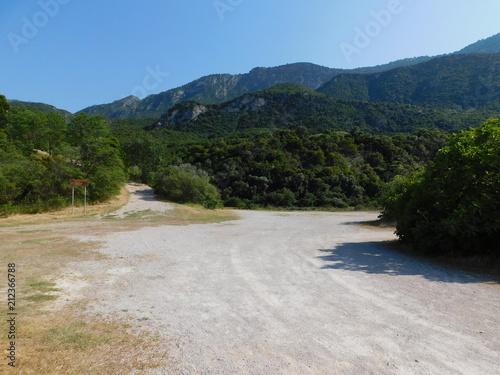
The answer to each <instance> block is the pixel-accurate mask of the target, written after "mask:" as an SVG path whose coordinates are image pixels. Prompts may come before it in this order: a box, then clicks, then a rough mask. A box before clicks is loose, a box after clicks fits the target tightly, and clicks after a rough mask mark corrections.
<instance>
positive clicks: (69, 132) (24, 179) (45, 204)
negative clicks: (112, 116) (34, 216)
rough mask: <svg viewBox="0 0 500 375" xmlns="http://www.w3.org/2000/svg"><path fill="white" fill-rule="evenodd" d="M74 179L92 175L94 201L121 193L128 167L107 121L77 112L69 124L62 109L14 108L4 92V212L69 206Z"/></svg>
mask: <svg viewBox="0 0 500 375" xmlns="http://www.w3.org/2000/svg"><path fill="white" fill-rule="evenodd" d="M71 179H87V180H89V183H90V184H89V201H90V202H99V201H104V200H107V199H109V198H110V197H112V196H113V195H115V194H116V193H118V192H119V189H120V186H121V185H122V183H123V182H124V180H125V174H124V167H123V162H122V160H121V158H120V147H119V143H118V141H117V139H116V138H115V137H114V136H112V134H111V133H110V131H109V129H108V126H107V125H106V123H105V122H104V121H103V120H102V119H100V118H98V117H94V118H91V117H88V116H87V115H77V116H75V117H74V119H73V120H72V121H71V123H70V124H68V123H67V122H66V120H65V118H64V117H63V116H62V115H60V114H58V113H56V112H49V113H44V112H40V111H37V110H33V109H28V108H22V107H10V106H9V105H8V104H7V105H6V101H5V98H4V97H3V96H0V214H9V213H15V212H28V213H35V212H41V211H45V210H49V209H53V208H59V207H64V206H66V205H67V204H68V203H69V202H70V197H71V188H70V184H69V181H70V180H71ZM82 194H83V192H81V191H80V189H77V196H79V195H82Z"/></svg>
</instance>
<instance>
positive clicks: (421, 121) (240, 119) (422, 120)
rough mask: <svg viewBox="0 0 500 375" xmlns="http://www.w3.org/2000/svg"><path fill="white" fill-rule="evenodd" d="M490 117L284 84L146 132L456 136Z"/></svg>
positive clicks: (197, 108) (178, 114) (178, 109)
mask: <svg viewBox="0 0 500 375" xmlns="http://www.w3.org/2000/svg"><path fill="white" fill-rule="evenodd" d="M489 115H490V114H489V113H487V112H484V111H468V112H459V111H455V110H452V109H434V108H422V107H418V106H413V105H405V104H403V105H402V104H397V103H369V102H364V101H355V100H342V99H335V98H332V97H329V96H327V95H324V94H321V93H318V92H315V91H313V90H311V89H308V88H306V87H304V86H301V85H295V84H282V85H277V86H274V87H272V88H269V89H266V90H263V91H259V92H256V93H252V94H246V95H243V96H240V97H239V98H236V99H233V100H231V101H228V102H225V103H222V104H215V105H204V104H201V103H198V102H193V101H187V102H182V103H179V104H178V105H176V106H174V107H173V108H172V109H170V110H169V111H168V112H167V113H166V114H165V115H164V116H162V117H161V118H160V120H158V121H157V122H155V123H154V124H152V125H151V126H149V127H147V128H146V129H147V130H157V129H168V130H176V131H183V132H193V133H200V134H205V135H207V136H210V137H213V136H224V135H227V134H231V133H234V132H237V131H242V130H247V129H255V128H265V129H296V128H299V127H305V128H307V129H309V130H310V131H312V132H315V133H321V132H324V131H326V130H342V131H349V130H351V129H353V128H360V129H361V130H364V131H369V132H374V133H393V132H409V131H413V130H415V129H418V128H440V129H443V130H447V131H453V130H457V129H464V128H468V127H469V126H478V125H479V124H480V123H481V122H482V121H484V120H485V119H486V118H488V117H489Z"/></svg>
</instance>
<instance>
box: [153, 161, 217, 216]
mask: <svg viewBox="0 0 500 375" xmlns="http://www.w3.org/2000/svg"><path fill="white" fill-rule="evenodd" d="M209 180H210V178H209V176H208V174H207V173H206V172H204V171H201V170H198V169H197V168H196V167H193V166H192V165H190V164H182V165H179V166H173V167H169V168H163V169H160V170H159V171H158V172H157V173H156V174H155V181H154V184H153V186H154V189H155V192H156V193H157V194H159V195H160V196H162V197H164V198H166V199H168V200H169V201H172V202H176V203H195V204H200V205H202V206H203V207H205V208H209V209H214V208H220V207H222V201H221V197H220V194H219V192H218V191H217V189H216V188H215V186H213V185H211V184H210V182H209Z"/></svg>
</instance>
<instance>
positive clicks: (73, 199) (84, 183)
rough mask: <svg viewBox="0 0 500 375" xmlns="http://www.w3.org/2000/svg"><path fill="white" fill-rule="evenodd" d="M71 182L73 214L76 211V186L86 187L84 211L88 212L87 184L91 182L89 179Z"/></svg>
mask: <svg viewBox="0 0 500 375" xmlns="http://www.w3.org/2000/svg"><path fill="white" fill-rule="evenodd" d="M69 183H70V185H71V214H73V212H74V211H75V186H83V187H85V193H84V198H83V213H84V214H85V213H87V186H89V182H88V181H87V180H71V181H70V182H69Z"/></svg>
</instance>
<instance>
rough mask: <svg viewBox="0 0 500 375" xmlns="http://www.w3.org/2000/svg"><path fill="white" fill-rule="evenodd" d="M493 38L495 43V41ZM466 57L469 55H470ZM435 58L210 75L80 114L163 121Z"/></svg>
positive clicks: (300, 65)
mask: <svg viewBox="0 0 500 375" xmlns="http://www.w3.org/2000/svg"><path fill="white" fill-rule="evenodd" d="M492 38H493V40H494V38H495V37H492ZM492 38H489V39H487V40H486V42H487V43H486V44H485V45H484V46H483V47H481V48H482V50H485V51H488V52H495V51H494V50H492V48H494V43H493V42H491V41H489V40H490V39H492ZM478 43H481V41H480V42H478ZM476 44H477V43H476ZM483 44H484V43H483ZM474 46H475V44H474V45H471V46H469V47H466V49H467V48H471V49H474V48H477V47H474ZM466 49H464V50H466ZM464 50H462V51H464ZM473 52H474V51H473ZM496 52H497V51H496ZM463 53H467V51H466V52H463ZM434 58H435V57H430V56H421V57H414V58H408V59H403V60H398V61H394V62H391V63H389V64H384V65H379V66H375V67H365V68H358V69H352V70H343V69H332V68H327V67H323V66H319V65H315V64H311V63H295V64H288V65H283V66H278V67H274V68H255V69H253V70H252V71H250V72H249V73H246V74H237V75H231V74H216V75H209V76H205V77H202V78H200V79H197V80H195V81H193V82H191V83H188V84H186V85H183V86H181V87H178V88H174V89H171V90H168V91H165V92H162V93H159V94H156V95H150V96H148V97H146V98H144V99H142V100H140V99H139V98H136V97H127V98H124V99H121V100H117V101H115V102H113V103H110V104H102V105H97V106H91V107H88V108H85V109H83V110H81V111H80V112H84V113H87V114H89V115H96V114H100V115H103V116H106V117H110V118H154V117H160V116H161V115H162V114H163V113H165V112H166V111H168V110H169V109H170V108H172V107H173V106H174V105H175V104H177V103H179V102H182V101H186V100H195V101H199V102H202V103H205V104H217V103H223V102H225V101H228V100H231V99H234V98H237V97H239V96H241V95H244V94H247V93H250V92H255V91H259V90H264V89H266V88H269V87H272V86H273V85H277V84H281V83H297V84H301V85H304V86H306V87H309V88H311V89H313V90H315V89H317V88H319V87H320V86H322V85H324V84H326V83H327V82H329V81H330V80H331V79H333V78H334V77H336V76H338V75H341V74H346V73H380V72H384V71H387V70H391V69H395V68H399V67H407V66H413V65H415V64H419V63H423V62H427V61H430V60H432V59H434Z"/></svg>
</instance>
